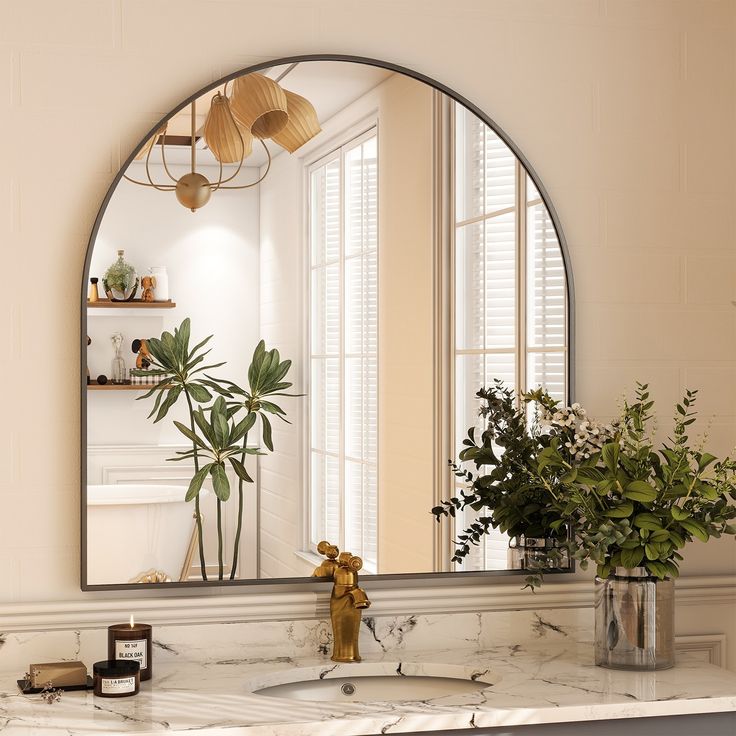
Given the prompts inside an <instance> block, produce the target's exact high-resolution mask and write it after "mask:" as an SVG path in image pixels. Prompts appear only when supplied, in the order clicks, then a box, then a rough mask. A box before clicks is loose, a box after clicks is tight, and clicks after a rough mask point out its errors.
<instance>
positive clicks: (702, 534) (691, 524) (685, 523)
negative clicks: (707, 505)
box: [680, 519, 709, 542]
mask: <svg viewBox="0 0 736 736" xmlns="http://www.w3.org/2000/svg"><path fill="white" fill-rule="evenodd" d="M680 526H681V527H682V528H683V529H685V530H687V531H688V532H690V534H692V535H693V536H694V537H697V538H698V539H699V540H700V541H701V542H707V541H708V538H709V537H708V532H707V531H706V530H705V527H704V526H703V525H702V524H701V523H700V522H699V521H695V519H681V520H680Z"/></svg>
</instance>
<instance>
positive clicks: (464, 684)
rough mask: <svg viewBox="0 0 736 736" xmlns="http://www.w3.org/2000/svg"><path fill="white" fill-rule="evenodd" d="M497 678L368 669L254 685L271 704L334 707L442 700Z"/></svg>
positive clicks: (465, 672) (446, 668)
mask: <svg viewBox="0 0 736 736" xmlns="http://www.w3.org/2000/svg"><path fill="white" fill-rule="evenodd" d="M495 681H497V678H495V677H493V676H490V675H489V673H488V671H485V672H477V671H474V670H472V669H470V668H468V667H460V666H457V665H428V664H424V663H422V664H415V663H410V662H404V663H398V662H397V663H385V662H380V663H362V664H344V665H331V666H326V667H314V668H302V669H292V670H284V671H282V672H277V673H274V674H273V675H270V676H266V677H262V678H261V679H260V680H259V681H258V682H254V683H251V692H254V693H256V694H258V695H265V696H267V697H271V698H288V699H290V700H310V701H321V702H329V703H350V702H353V703H367V702H411V701H417V700H437V699H439V698H446V697H451V696H453V695H455V696H456V695H463V694H467V693H474V692H478V691H479V690H484V689H485V688H487V687H488V686H489V685H490V684H492V683H493V682H495Z"/></svg>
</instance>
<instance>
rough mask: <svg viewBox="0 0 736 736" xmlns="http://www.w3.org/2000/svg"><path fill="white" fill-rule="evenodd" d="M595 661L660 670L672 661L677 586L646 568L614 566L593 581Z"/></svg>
mask: <svg viewBox="0 0 736 736" xmlns="http://www.w3.org/2000/svg"><path fill="white" fill-rule="evenodd" d="M595 663H596V664H597V665H600V666H601V667H608V668H610V669H618V670H644V671H649V670H664V669H667V668H669V667H672V666H673V665H674V663H675V584H674V581H673V580H671V579H669V578H665V579H664V580H659V579H658V578H655V577H652V576H650V575H649V573H648V572H647V570H646V568H644V567H634V568H625V567H617V568H616V569H615V570H614V572H613V573H612V574H611V575H610V576H609V577H608V578H606V579H602V578H599V577H596V579H595Z"/></svg>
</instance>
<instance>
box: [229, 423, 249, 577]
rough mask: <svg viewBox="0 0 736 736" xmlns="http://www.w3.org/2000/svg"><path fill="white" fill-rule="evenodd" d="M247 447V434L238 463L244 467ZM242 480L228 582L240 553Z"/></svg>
mask: <svg viewBox="0 0 736 736" xmlns="http://www.w3.org/2000/svg"><path fill="white" fill-rule="evenodd" d="M247 447H248V433H247V432H246V433H245V436H244V437H243V453H242V454H241V456H240V462H241V463H242V464H243V465H245V450H246V448H247ZM244 482H245V481H244V480H243V479H242V478H240V477H239V478H238V529H237V531H236V532H235V544H234V545H233V565H232V568H231V570H230V580H235V573H236V572H237V569H238V553H239V551H240V532H241V531H242V530H243V483H244Z"/></svg>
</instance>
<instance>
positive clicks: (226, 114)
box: [203, 92, 253, 164]
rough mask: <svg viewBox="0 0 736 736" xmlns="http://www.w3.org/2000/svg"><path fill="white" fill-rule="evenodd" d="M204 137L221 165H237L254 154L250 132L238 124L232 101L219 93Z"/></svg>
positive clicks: (205, 123) (208, 119)
mask: <svg viewBox="0 0 736 736" xmlns="http://www.w3.org/2000/svg"><path fill="white" fill-rule="evenodd" d="M203 135H204V140H205V142H206V143H207V147H208V148H209V149H210V151H212V155H213V156H214V157H215V158H216V159H217V160H218V161H219V162H220V163H223V164H232V163H236V162H237V161H242V160H243V159H245V158H248V156H250V154H251V153H252V152H253V136H252V135H251V132H250V130H249V129H248V128H246V127H244V126H239V125H238V124H237V122H236V121H235V118H234V117H233V114H232V111H231V109H230V100H228V98H227V97H225V95H223V94H220V93H219V92H218V93H217V94H216V95H215V96H214V97H213V98H212V104H211V105H210V111H209V112H208V113H207V119H206V120H205V121H204V132H203Z"/></svg>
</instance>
